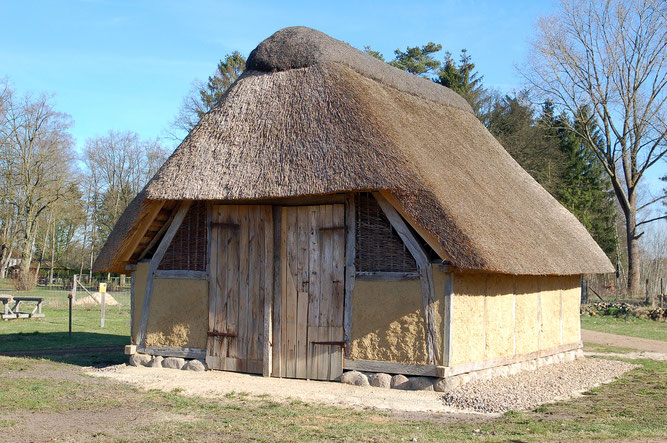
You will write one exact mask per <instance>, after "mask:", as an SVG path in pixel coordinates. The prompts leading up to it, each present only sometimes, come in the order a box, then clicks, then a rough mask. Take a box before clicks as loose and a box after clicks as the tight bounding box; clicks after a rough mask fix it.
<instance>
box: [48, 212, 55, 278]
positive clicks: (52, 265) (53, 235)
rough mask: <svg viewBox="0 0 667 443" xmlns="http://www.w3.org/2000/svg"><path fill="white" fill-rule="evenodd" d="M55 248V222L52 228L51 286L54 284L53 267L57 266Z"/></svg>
mask: <svg viewBox="0 0 667 443" xmlns="http://www.w3.org/2000/svg"><path fill="white" fill-rule="evenodd" d="M55 248H56V221H55V220H53V225H52V227H51V270H50V271H49V284H50V285H52V284H53V267H54V266H55Z"/></svg>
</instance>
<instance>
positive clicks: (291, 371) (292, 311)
mask: <svg viewBox="0 0 667 443" xmlns="http://www.w3.org/2000/svg"><path fill="white" fill-rule="evenodd" d="M297 220H298V214H297V208H296V207H289V208H287V227H286V228H287V260H286V263H285V264H286V267H287V306H286V309H287V318H288V323H289V326H288V331H287V340H288V350H287V357H288V362H287V373H288V377H295V376H296V314H297V291H298V286H297V285H298V284H299V282H298V281H297V278H298V270H297V262H298V249H297V242H298V240H297V231H296V230H297V223H298V221H297Z"/></svg>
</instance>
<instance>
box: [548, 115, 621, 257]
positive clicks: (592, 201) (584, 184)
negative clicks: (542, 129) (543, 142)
mask: <svg viewBox="0 0 667 443" xmlns="http://www.w3.org/2000/svg"><path fill="white" fill-rule="evenodd" d="M566 119H567V117H566V116H560V117H559V118H558V120H557V121H556V122H555V124H554V128H555V129H556V131H557V133H558V141H559V145H560V149H561V151H562V152H563V154H564V165H563V166H564V167H563V175H562V186H561V187H560V188H559V191H558V193H557V196H556V197H557V198H558V200H559V201H560V203H561V204H562V205H563V206H565V207H566V208H567V209H568V210H570V212H572V213H573V214H574V215H575V216H576V217H577V218H578V219H579V221H580V222H581V223H582V224H583V225H584V226H585V227H586V229H588V232H590V234H591V235H592V236H593V238H594V239H595V241H597V243H598V245H600V247H601V248H602V250H603V251H604V252H605V253H606V254H607V255H608V256H609V257H610V258H613V259H615V254H616V252H617V251H616V247H617V234H616V210H615V207H614V194H613V191H612V189H611V183H610V182H609V178H608V177H607V176H606V175H605V172H604V170H603V167H602V165H601V164H600V161H599V160H598V158H597V157H596V156H595V155H594V154H593V153H592V152H591V151H590V150H589V149H587V148H586V145H585V142H584V140H583V139H582V138H581V137H580V136H579V135H577V133H575V131H572V130H571V129H570V128H571V126H570V125H569V124H568V122H567V121H566ZM589 121H590V118H589V115H588V111H587V110H585V109H584V110H582V111H581V115H580V116H578V118H577V119H576V120H575V122H574V127H575V128H577V127H579V126H581V125H584V124H587V123H585V122H589ZM589 130H590V131H591V132H598V131H599V129H598V128H591V129H589ZM577 132H579V131H577ZM597 142H598V143H602V139H601V138H600V137H597Z"/></svg>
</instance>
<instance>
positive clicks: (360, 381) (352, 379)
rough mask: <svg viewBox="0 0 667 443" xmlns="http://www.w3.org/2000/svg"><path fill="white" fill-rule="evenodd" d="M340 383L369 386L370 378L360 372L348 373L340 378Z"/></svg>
mask: <svg viewBox="0 0 667 443" xmlns="http://www.w3.org/2000/svg"><path fill="white" fill-rule="evenodd" d="M340 382H341V383H345V384H348V385H355V386H368V385H369V383H368V377H366V376H365V375H364V374H362V373H361V372H359V371H347V372H345V373H343V375H341V376H340Z"/></svg>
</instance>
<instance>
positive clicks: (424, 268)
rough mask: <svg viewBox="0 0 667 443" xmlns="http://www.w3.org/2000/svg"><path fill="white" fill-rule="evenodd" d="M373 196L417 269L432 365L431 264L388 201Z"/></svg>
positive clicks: (432, 285)
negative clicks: (413, 260) (410, 255)
mask: <svg viewBox="0 0 667 443" xmlns="http://www.w3.org/2000/svg"><path fill="white" fill-rule="evenodd" d="M373 196H374V197H375V199H376V200H377V202H378V204H379V205H380V208H381V209H382V212H384V215H386V216H387V218H388V219H389V223H391V226H392V227H393V228H394V230H396V232H397V233H398V235H399V236H400V237H401V240H403V243H404V244H405V246H406V247H407V248H408V250H409V251H410V253H411V254H412V256H413V257H414V259H415V262H417V268H418V269H419V277H420V278H419V280H420V281H421V287H422V298H423V301H424V319H425V321H426V352H427V354H428V362H429V364H431V365H433V364H435V362H436V361H438V355H437V347H436V343H437V340H436V333H435V286H434V284H433V269H432V268H431V262H430V260H429V259H428V255H426V251H425V250H424V248H423V247H422V245H421V244H420V243H419V242H418V241H417V239H416V238H415V236H414V235H413V234H412V231H410V229H409V228H408V226H407V225H406V224H405V221H403V218H401V215H400V214H399V213H398V211H396V209H395V208H394V207H393V206H392V204H391V203H389V201H387V199H386V198H384V196H383V195H382V194H381V193H379V192H374V193H373Z"/></svg>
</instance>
